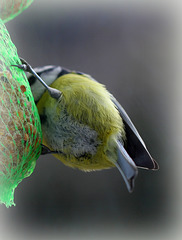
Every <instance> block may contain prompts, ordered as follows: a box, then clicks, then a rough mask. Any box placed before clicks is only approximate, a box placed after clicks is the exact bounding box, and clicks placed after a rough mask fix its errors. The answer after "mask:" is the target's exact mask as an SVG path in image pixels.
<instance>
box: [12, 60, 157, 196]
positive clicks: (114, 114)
mask: <svg viewBox="0 0 182 240" xmlns="http://www.w3.org/2000/svg"><path fill="white" fill-rule="evenodd" d="M21 61H22V65H16V66H18V67H19V68H21V69H23V70H24V71H27V72H29V73H28V75H27V76H28V80H29V83H30V86H31V90H32V94H33V96H34V100H35V102H36V105H37V108H38V112H39V115H40V120H41V126H42V133H43V150H42V153H43V154H46V153H52V154H53V155H54V156H55V157H56V158H58V159H59V160H61V161H62V162H63V163H64V164H65V165H67V166H69V167H73V168H77V169H80V170H83V171H95V170H101V169H107V168H111V167H117V168H118V170H119V171H120V173H121V175H122V177H123V179H124V181H125V183H126V186H127V188H128V191H129V192H132V190H133V188H134V181H135V179H136V176H137V174H138V168H145V169H152V170H157V169H158V164H157V162H156V161H155V160H154V159H153V158H152V157H151V155H150V153H149V152H148V150H147V148H146V145H145V143H144V141H143V140H142V138H141V136H140V135H139V133H138V131H137V130H136V128H135V126H134V125H133V123H132V121H131V120H130V118H129V116H128V115H127V113H126V112H125V110H124V109H123V107H122V106H121V105H120V104H119V102H118V101H117V100H116V99H115V98H114V97H113V95H112V94H110V93H109V92H108V91H107V89H106V87H105V86H104V85H102V84H100V83H99V82H97V81H96V80H94V79H93V78H92V77H91V76H90V75H87V74H84V73H81V72H77V71H71V70H68V69H66V68H63V67H61V66H44V67H38V68H34V69H33V68H32V67H31V66H30V65H29V64H28V63H27V62H26V61H25V60H23V59H21Z"/></svg>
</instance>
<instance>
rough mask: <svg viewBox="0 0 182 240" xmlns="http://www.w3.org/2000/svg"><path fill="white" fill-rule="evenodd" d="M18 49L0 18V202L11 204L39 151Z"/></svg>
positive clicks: (36, 119) (35, 117)
mask: <svg viewBox="0 0 182 240" xmlns="http://www.w3.org/2000/svg"><path fill="white" fill-rule="evenodd" d="M18 63H19V64H20V63H21V62H20V59H19V57H18V55H17V50H16V47H15V46H14V44H13V43H12V41H11V39H10V36H9V34H8V32H7V30H6V28H5V26H4V24H3V22H2V21H1V19H0V203H4V204H5V205H6V206H7V207H9V206H11V205H14V189H15V188H16V187H17V185H18V184H19V183H20V182H21V181H22V180H23V179H24V178H25V177H27V176H29V175H30V174H31V173H32V172H33V170H34V167H35V163H36V160H37V158H38V157H39V155H40V152H41V142H42V132H41V125H40V119H39V115H38V111H37V108H36V106H35V103H34V99H33V96H32V93H31V90H30V86H29V84H28V80H27V78H26V75H25V73H24V72H23V71H22V70H20V69H18V68H17V67H13V66H11V65H12V64H18Z"/></svg>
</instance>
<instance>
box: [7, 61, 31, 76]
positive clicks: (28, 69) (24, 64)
mask: <svg viewBox="0 0 182 240" xmlns="http://www.w3.org/2000/svg"><path fill="white" fill-rule="evenodd" d="M20 60H21V62H22V64H17V65H11V66H13V67H17V68H19V69H22V70H23V71H25V72H29V73H32V67H31V66H30V65H29V64H28V63H27V62H26V61H25V60H24V59H23V58H20Z"/></svg>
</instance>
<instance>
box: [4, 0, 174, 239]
mask: <svg viewBox="0 0 182 240" xmlns="http://www.w3.org/2000/svg"><path fill="white" fill-rule="evenodd" d="M46 2H47V1H45V2H44V4H45V6H44V4H43V1H35V2H34V3H33V4H32V5H31V6H30V7H29V8H28V9H27V10H26V11H24V12H23V13H22V14H21V15H20V16H18V17H17V18H15V19H14V20H12V21H10V22H9V23H7V24H6V26H7V28H8V31H9V33H10V35H11V38H12V41H13V42H14V44H15V45H16V47H17V49H18V54H19V56H21V57H23V58H24V59H26V60H27V61H28V62H29V63H30V64H31V65H32V66H33V67H36V66H43V65H49V64H51V65H52V64H55V65H61V66H64V67H67V68H69V69H73V70H78V71H82V72H85V73H88V74H90V75H92V76H93V77H94V78H95V79H97V80H98V81H100V82H101V83H103V84H105V85H106V86H107V88H108V90H109V91H110V92H111V93H112V94H113V95H114V96H115V97H116V98H117V99H118V101H119V102H120V103H121V104H122V105H123V107H124V108H125V110H126V111H127V112H128V114H129V116H130V117H131V119H132V120H133V122H134V124H135V126H136V127H137V129H138V131H139V132H140V134H141V136H142V137H143V139H144V141H145V143H146V145H147V147H148V149H149V151H150V153H151V154H152V156H153V157H154V158H155V159H156V160H157V161H158V163H159V165H160V170H159V171H156V172H154V171H145V170H139V175H138V178H137V180H136V186H135V189H134V192H133V193H132V194H129V193H128V192H127V190H126V187H125V185H124V182H123V179H122V177H121V175H120V173H119V172H118V171H117V169H111V170H103V171H99V172H92V173H84V172H81V171H79V170H74V169H71V168H68V167H66V166H64V165H63V164H62V163H61V162H59V160H57V159H55V158H54V157H51V156H47V157H45V156H44V157H40V158H39V159H38V161H37V165H36V169H35V171H34V173H33V174H32V175H31V176H30V177H29V178H27V179H25V180H24V181H23V182H22V183H21V184H20V185H19V186H18V188H17V189H16V191H15V202H16V207H12V208H10V209H5V207H3V206H0V213H1V221H3V224H4V225H2V226H5V228H3V227H2V226H1V228H3V229H2V231H1V232H2V233H4V235H2V236H6V239H7V236H8V234H10V233H12V236H13V237H14V238H15V239H16V237H17V238H18V239H21V238H22V239H29V238H30V239H41V238H44V239H77V238H78V239H82V238H83V239H89V238H92V239H101V238H104V239H107V238H108V239H114V238H117V239H122V238H123V239H128V238H130V237H131V238H132V237H133V236H135V237H134V238H135V239H139V238H141V237H142V236H143V237H144V238H145V239H149V238H150V237H152V238H153V239H155V238H157V239H162V238H161V237H162V236H163V233H169V232H170V231H171V229H172V228H173V225H174V224H175V222H176V220H175V219H176V216H177V213H176V212H177V210H176V207H175V205H176V198H175V197H174V196H176V194H177V189H176V184H175V174H174V165H175V161H177V159H176V158H175V157H174V156H175V155H174V152H175V147H174V146H175V143H174V142H173V141H171V134H172V127H171V126H172V122H171V121H172V120H171V119H172V118H171V117H170V108H171V105H172V92H171V78H172V74H173V73H172V72H173V70H172V64H171V54H172V51H171V45H172V43H171V34H172V25H173V23H172V21H171V18H170V13H169V12H168V11H165V9H164V11H161V10H157V9H156V8H154V9H152V8H150V7H145V8H135V7H131V6H129V7H118V5H114V2H113V4H112V6H111V5H109V4H108V5H107V6H105V7H102V6H100V5H99V6H97V4H93V5H90V6H89V7H86V6H84V7H81V6H80V7H75V8H74V7H69V6H67V5H63V6H61V4H60V5H59V4H55V1H54V3H53V4H52V6H49V7H46ZM40 3H41V4H40ZM171 161H172V162H173V166H171V165H172V164H171ZM2 216H3V217H2ZM146 236H147V237H148V238H146ZM158 237H159V238H158ZM3 239H5V237H3ZM10 239H11V237H10Z"/></svg>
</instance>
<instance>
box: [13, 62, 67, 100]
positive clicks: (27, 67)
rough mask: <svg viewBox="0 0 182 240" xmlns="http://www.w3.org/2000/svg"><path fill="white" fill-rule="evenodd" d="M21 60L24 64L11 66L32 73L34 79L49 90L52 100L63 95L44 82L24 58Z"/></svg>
mask: <svg viewBox="0 0 182 240" xmlns="http://www.w3.org/2000/svg"><path fill="white" fill-rule="evenodd" d="M20 60H21V62H22V64H17V65H11V66H14V67H18V68H19V69H22V70H23V71H25V72H29V73H31V74H32V75H33V76H34V77H36V78H37V79H38V80H39V81H40V82H41V83H42V85H44V87H45V88H46V89H47V90H48V92H49V95H50V96H51V97H52V98H55V99H57V100H58V99H59V98H60V97H61V94H62V93H61V92H60V91H59V90H58V89H55V88H51V87H49V86H48V85H47V84H46V83H45V82H44V80H43V79H42V78H41V77H39V75H38V74H37V73H36V72H35V71H34V69H33V68H32V67H31V66H30V64H28V63H27V62H26V61H25V60H24V59H23V58H20Z"/></svg>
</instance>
